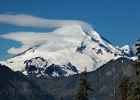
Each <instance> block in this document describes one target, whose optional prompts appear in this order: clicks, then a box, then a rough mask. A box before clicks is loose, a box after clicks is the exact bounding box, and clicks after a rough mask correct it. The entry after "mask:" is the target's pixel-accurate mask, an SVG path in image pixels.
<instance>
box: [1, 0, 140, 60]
mask: <svg viewBox="0 0 140 100" xmlns="http://www.w3.org/2000/svg"><path fill="white" fill-rule="evenodd" d="M139 5H140V0H1V3H0V14H24V15H32V16H35V17H40V18H44V19H52V20H80V21H84V22H87V23H90V24H91V25H92V26H93V27H94V29H95V30H96V31H97V32H98V33H99V34H100V35H102V36H103V37H105V38H106V39H108V40H109V41H110V42H111V43H112V44H113V45H115V46H117V45H119V46H123V45H125V44H129V45H133V44H135V43H136V41H137V39H138V38H139V37H140V6H139ZM52 30H54V28H40V27H31V26H19V25H13V24H9V23H5V22H4V23H3V22H0V35H3V34H8V33H10V32H21V31H27V32H48V31H52ZM0 44H1V49H0V60H5V59H7V58H9V57H12V56H13V55H11V54H8V53H7V50H8V49H10V48H11V47H16V48H19V47H20V46H22V44H21V43H20V42H17V41H13V40H8V39H4V38H0Z"/></svg>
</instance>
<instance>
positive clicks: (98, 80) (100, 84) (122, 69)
mask: <svg viewBox="0 0 140 100" xmlns="http://www.w3.org/2000/svg"><path fill="white" fill-rule="evenodd" d="M133 63H134V61H133V60H131V59H128V58H118V59H116V60H111V61H109V62H108V63H106V64H104V65H103V66H101V67H100V68H98V69H97V70H95V71H93V72H88V79H89V80H91V83H90V84H91V87H92V89H93V90H94V91H93V92H89V97H88V98H96V99H97V100H112V98H113V97H111V94H112V93H113V89H114V87H116V86H117V84H118V83H119V81H120V79H121V78H122V77H123V76H124V75H128V76H129V77H130V78H131V80H133V79H134V74H133V69H132V64H133ZM81 77H82V75H81V74H76V75H72V76H69V77H57V78H51V79H46V78H44V77H39V78H36V77H29V78H30V79H31V80H32V81H33V82H34V83H36V84H37V85H39V86H41V88H43V89H45V90H46V91H50V90H52V91H55V92H51V94H52V95H53V96H55V97H58V96H61V97H63V98H64V100H73V98H72V96H73V95H74V94H75V91H76V89H77V88H78V86H79V84H80V78H81Z"/></svg>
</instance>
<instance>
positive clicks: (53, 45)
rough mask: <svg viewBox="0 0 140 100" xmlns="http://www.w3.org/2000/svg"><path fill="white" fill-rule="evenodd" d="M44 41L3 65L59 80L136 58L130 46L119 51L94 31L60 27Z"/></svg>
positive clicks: (79, 27) (75, 27) (45, 36)
mask: <svg viewBox="0 0 140 100" xmlns="http://www.w3.org/2000/svg"><path fill="white" fill-rule="evenodd" d="M25 35H27V34H25ZM44 41H45V43H43V44H40V43H38V44H36V45H35V46H33V47H30V48H29V49H28V50H26V51H24V52H22V53H20V54H18V55H16V56H15V57H13V58H11V59H8V60H6V61H0V63H1V64H4V65H7V66H8V67H9V68H11V69H12V70H13V71H20V72H22V73H23V74H25V75H30V74H35V75H36V76H41V75H43V76H49V77H51V76H53V77H56V76H69V75H72V74H77V73H81V72H82V71H84V69H85V67H87V71H88V72H89V71H94V70H96V69H97V68H99V67H100V66H101V65H103V64H105V63H107V62H108V61H110V60H111V59H117V58H119V57H122V56H124V57H132V55H133V52H132V50H131V48H130V47H129V46H128V45H127V46H124V47H122V48H119V47H115V46H113V45H112V44H111V43H110V42H108V41H107V40H106V39H105V38H103V37H101V36H100V35H99V34H98V33H97V32H96V31H94V30H93V29H92V28H91V27H89V28H87V27H86V28H84V27H81V26H78V25H73V26H65V27H60V28H58V29H56V30H54V31H53V32H50V33H47V34H45V35H44Z"/></svg>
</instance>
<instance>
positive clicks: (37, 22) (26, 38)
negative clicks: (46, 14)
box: [0, 13, 91, 54]
mask: <svg viewBox="0 0 140 100" xmlns="http://www.w3.org/2000/svg"><path fill="white" fill-rule="evenodd" d="M0 23H7V24H13V25H17V26H26V27H40V28H58V29H56V30H55V31H54V32H50V34H49V33H36V32H12V33H9V34H3V35H0V37H1V38H5V39H11V40H15V41H18V42H21V43H22V46H21V47H20V48H15V47H11V48H10V49H9V50H8V51H7V52H8V53H10V54H18V53H21V52H23V51H24V50H26V49H28V48H30V47H31V46H34V45H38V44H44V43H47V42H48V41H54V40H55V41H59V42H61V41H63V40H62V38H63V37H65V35H64V34H65V31H64V32H63V30H64V27H65V29H66V30H67V29H69V28H66V26H72V25H79V26H81V27H84V28H89V26H91V25H90V24H88V23H86V22H83V21H78V20H51V19H44V18H39V17H35V16H31V15H24V14H12V13H7V14H0ZM59 27H61V28H59ZM60 31H61V32H62V33H64V34H63V35H60V34H59V35H58V34H55V33H58V32H60ZM51 33H54V34H51ZM71 34H72V32H71ZM69 38H70V37H69ZM65 39H66V40H68V39H67V38H66V37H65ZM75 39H76V38H75ZM63 42H64V41H63Z"/></svg>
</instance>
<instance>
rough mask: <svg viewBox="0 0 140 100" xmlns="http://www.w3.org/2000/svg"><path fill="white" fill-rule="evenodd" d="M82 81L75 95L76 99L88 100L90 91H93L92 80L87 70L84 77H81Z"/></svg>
mask: <svg viewBox="0 0 140 100" xmlns="http://www.w3.org/2000/svg"><path fill="white" fill-rule="evenodd" d="M80 80H81V83H80V85H79V87H78V89H77V91H76V94H75V95H74V100H88V98H87V96H88V91H93V89H92V88H91V86H90V81H89V80H88V76H87V70H86V68H85V71H84V72H83V78H81V79H80Z"/></svg>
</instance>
